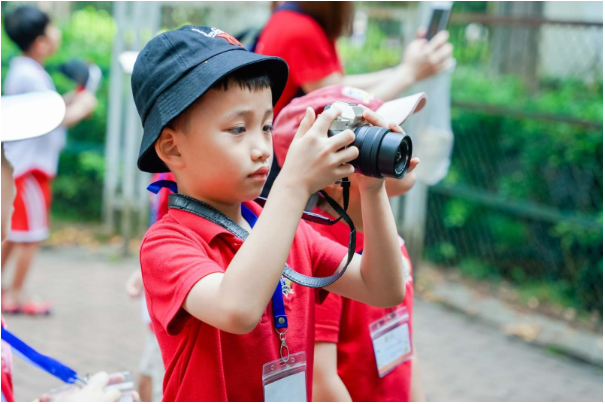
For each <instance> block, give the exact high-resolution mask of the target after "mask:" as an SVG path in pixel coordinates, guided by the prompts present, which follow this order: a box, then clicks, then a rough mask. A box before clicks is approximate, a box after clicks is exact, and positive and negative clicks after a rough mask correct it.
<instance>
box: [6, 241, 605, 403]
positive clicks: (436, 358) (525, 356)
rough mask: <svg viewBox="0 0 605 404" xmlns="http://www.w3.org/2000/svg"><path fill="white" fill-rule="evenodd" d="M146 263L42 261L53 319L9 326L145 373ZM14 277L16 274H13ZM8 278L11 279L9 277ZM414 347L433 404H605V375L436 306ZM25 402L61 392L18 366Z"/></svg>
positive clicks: (54, 348) (84, 365) (78, 362)
mask: <svg viewBox="0 0 605 404" xmlns="http://www.w3.org/2000/svg"><path fill="white" fill-rule="evenodd" d="M136 268H137V261H135V260H128V261H119V260H112V259H110V258H108V256H107V255H106V254H105V255H99V254H91V253H88V252H86V251H84V250H79V249H61V250H51V251H48V250H46V251H43V252H42V253H41V254H40V256H39V257H38V258H37V259H36V262H35V268H34V271H33V273H32V274H31V275H32V276H31V278H30V281H31V282H30V287H31V289H32V290H36V291H40V293H43V294H44V296H45V297H48V298H50V299H52V300H53V302H54V304H55V313H54V315H53V316H52V317H48V318H37V319H32V318H26V317H15V316H9V317H6V318H5V320H6V322H7V324H8V327H9V328H10V329H11V330H12V331H14V332H15V333H16V334H17V335H19V336H21V337H22V338H23V339H25V340H27V341H28V342H29V343H30V344H31V345H33V346H34V347H35V348H37V349H39V350H40V351H42V352H44V353H47V354H49V355H51V356H55V357H56V358H60V360H62V361H63V362H65V363H66V364H69V365H71V366H73V367H74V368H76V369H77V370H78V371H80V372H82V373H84V372H93V371H96V370H99V369H104V370H108V371H120V370H131V371H133V372H136V369H137V365H138V360H139V357H140V355H141V352H142V349H143V341H144V335H145V330H144V327H143V325H142V322H141V320H140V319H141V316H140V306H139V302H138V301H135V302H133V301H129V299H128V297H127V296H126V293H125V291H124V283H125V280H126V278H127V277H128V275H129V274H130V272H131V271H133V270H135V269H136ZM9 275H10V274H9ZM7 278H8V276H7ZM415 310H416V314H415V322H416V324H415V329H416V331H415V340H416V346H417V349H418V355H419V358H420V361H421V366H422V371H423V379H424V385H425V389H426V391H427V395H428V398H429V400H431V401H603V374H602V370H601V369H599V368H596V367H594V366H592V365H587V364H585V363H580V362H577V361H573V360H570V359H567V358H565V357H561V356H558V355H554V354H550V353H548V352H547V351H545V350H542V349H539V348H536V347H534V346H530V345H527V344H526V343H524V342H523V341H521V340H518V339H511V338H510V337H506V336H504V335H503V334H502V333H501V332H500V331H498V330H496V329H494V328H491V327H489V326H487V325H485V324H483V323H478V322H473V321H472V320H469V318H468V317H466V316H465V315H463V314H459V313H456V312H452V311H449V310H448V309H445V308H443V307H441V306H439V305H437V304H434V303H427V302H423V301H417V302H416V309H415ZM14 384H15V392H16V399H17V400H18V401H31V400H32V399H34V398H36V397H37V396H38V395H40V394H41V393H43V392H45V391H47V390H48V389H50V388H52V387H55V386H56V385H57V382H56V380H55V379H53V378H52V377H50V376H48V375H46V374H45V373H43V372H42V371H39V370H38V369H35V368H33V367H32V366H30V365H29V364H26V363H24V362H23V361H22V360H21V359H20V358H17V357H16V358H15V359H14Z"/></svg>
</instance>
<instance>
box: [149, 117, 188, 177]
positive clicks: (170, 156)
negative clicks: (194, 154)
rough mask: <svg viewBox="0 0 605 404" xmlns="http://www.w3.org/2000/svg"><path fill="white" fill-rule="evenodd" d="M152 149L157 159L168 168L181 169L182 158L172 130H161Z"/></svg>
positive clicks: (175, 135)
mask: <svg viewBox="0 0 605 404" xmlns="http://www.w3.org/2000/svg"><path fill="white" fill-rule="evenodd" d="M154 147H155V152H156V153H157V155H158V157H159V158H160V160H162V161H163V162H164V164H166V166H167V167H168V168H170V169H172V168H182V167H183V166H184V162H183V157H182V156H181V153H180V152H179V147H178V138H177V134H176V132H175V131H174V130H173V129H171V128H168V127H165V128H164V129H162V133H161V134H160V137H159V138H158V140H157V141H156V142H155V144H154Z"/></svg>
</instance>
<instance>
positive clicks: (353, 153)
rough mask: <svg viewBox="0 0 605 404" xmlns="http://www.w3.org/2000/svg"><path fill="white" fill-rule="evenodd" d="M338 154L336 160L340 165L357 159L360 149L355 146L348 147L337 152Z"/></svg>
mask: <svg viewBox="0 0 605 404" xmlns="http://www.w3.org/2000/svg"><path fill="white" fill-rule="evenodd" d="M336 156H337V160H336V162H337V164H338V165H341V164H344V163H348V162H350V161H353V160H355V159H356V158H357V156H359V149H358V148H357V147H355V146H351V147H347V148H346V149H344V150H341V151H339V152H338V153H336Z"/></svg>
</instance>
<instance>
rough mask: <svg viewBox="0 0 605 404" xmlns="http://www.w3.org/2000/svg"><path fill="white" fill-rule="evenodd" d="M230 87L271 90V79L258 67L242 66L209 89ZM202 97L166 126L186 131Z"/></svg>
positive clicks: (226, 88)
mask: <svg viewBox="0 0 605 404" xmlns="http://www.w3.org/2000/svg"><path fill="white" fill-rule="evenodd" d="M230 85H238V86H239V87H240V88H241V89H247V90H249V91H259V90H264V89H265V88H271V78H270V77H269V75H268V74H267V72H266V70H264V69H262V68H259V67H258V66H254V65H252V66H244V67H242V68H240V69H237V70H236V71H234V72H231V73H229V74H227V75H226V76H225V77H223V78H221V79H220V80H218V81H217V82H216V83H214V84H213V85H212V87H210V89H211V90H219V91H227V90H229V86H230ZM203 97H204V96H203V95H202V96H201V97H199V98H198V99H197V100H195V101H194V102H193V103H192V104H191V105H189V106H188V107H187V108H186V109H185V110H184V111H183V112H181V113H180V114H179V115H177V116H176V117H175V118H174V119H172V120H171V121H170V122H169V123H168V125H166V126H167V127H169V128H173V129H174V128H176V127H177V126H179V127H181V128H184V130H186V128H187V127H188V123H189V115H190V112H191V110H192V108H193V106H194V105H195V104H196V103H197V102H199V101H200V100H201V99H202V98H203Z"/></svg>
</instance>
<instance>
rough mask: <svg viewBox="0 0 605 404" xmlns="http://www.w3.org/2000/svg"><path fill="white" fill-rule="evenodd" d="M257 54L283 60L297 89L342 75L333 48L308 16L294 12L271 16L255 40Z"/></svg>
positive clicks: (318, 26) (277, 13) (332, 43)
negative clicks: (338, 74) (332, 76)
mask: <svg viewBox="0 0 605 404" xmlns="http://www.w3.org/2000/svg"><path fill="white" fill-rule="evenodd" d="M257 51H258V52H259V53H262V54H264V55H271V56H279V57H281V58H283V59H285V60H286V62H287V63H288V67H289V68H290V77H291V79H292V80H293V83H294V84H295V85H297V86H299V87H300V86H302V85H303V84H305V83H309V82H313V81H317V80H320V79H322V78H324V77H327V76H329V75H330V74H332V73H334V72H342V65H341V63H340V60H339V59H338V54H337V53H336V46H335V43H334V42H333V41H330V40H329V39H328V37H327V35H326V33H325V32H324V30H323V29H322V28H321V26H320V25H319V24H318V23H317V22H316V21H315V20H314V19H313V18H311V17H309V16H307V15H303V14H300V13H297V12H294V11H279V12H276V13H275V14H273V16H272V17H271V19H270V20H269V22H268V23H267V26H266V27H265V29H264V30H263V33H262V35H261V37H260V39H259V43H258V47H257Z"/></svg>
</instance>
